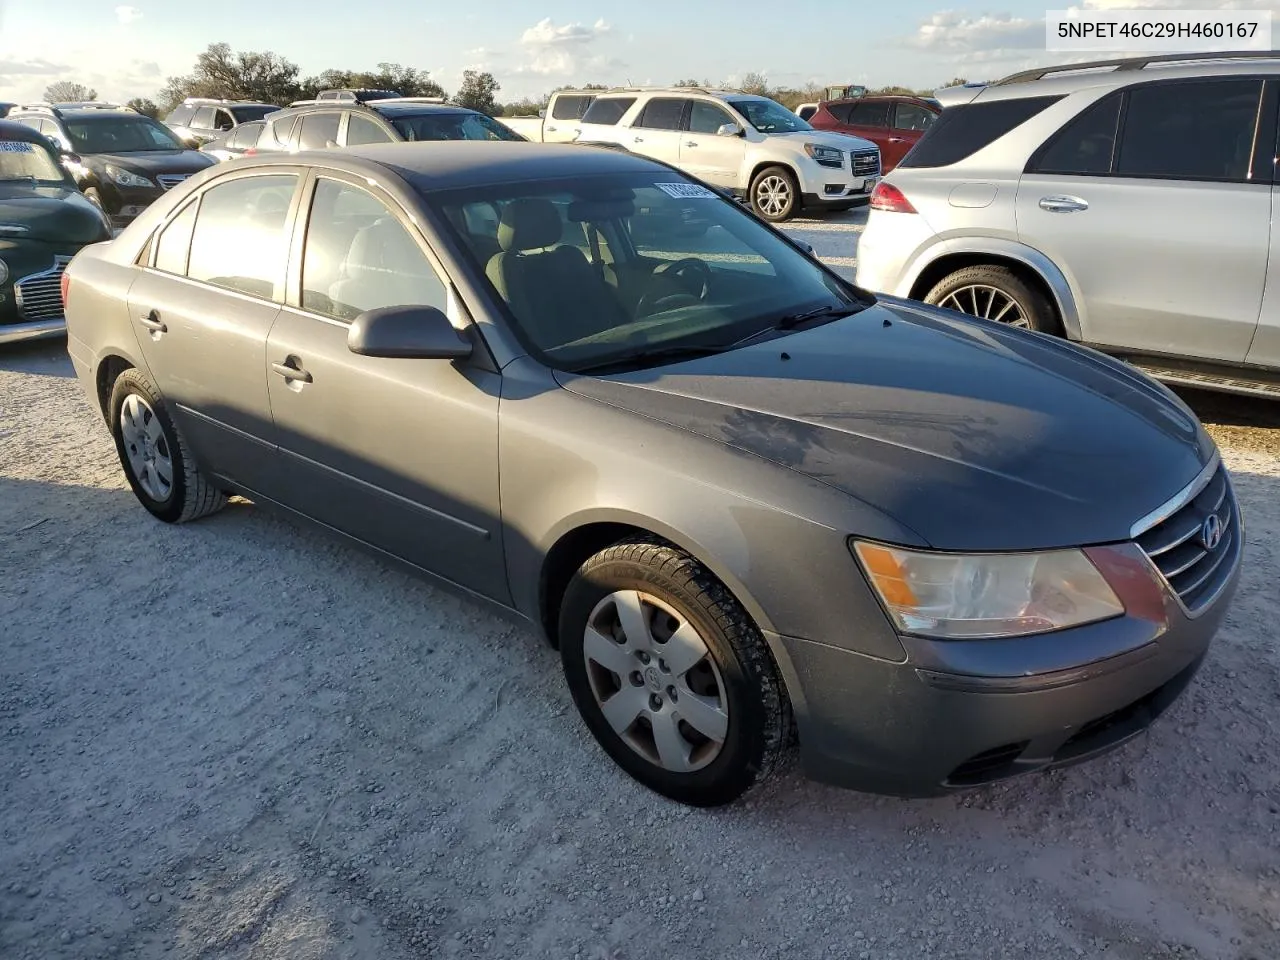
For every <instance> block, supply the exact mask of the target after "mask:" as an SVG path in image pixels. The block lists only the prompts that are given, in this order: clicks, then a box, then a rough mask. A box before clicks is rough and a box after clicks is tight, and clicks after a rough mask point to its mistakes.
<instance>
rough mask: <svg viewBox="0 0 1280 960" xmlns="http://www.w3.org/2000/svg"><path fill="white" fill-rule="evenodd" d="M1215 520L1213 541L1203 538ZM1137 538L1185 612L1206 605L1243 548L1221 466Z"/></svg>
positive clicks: (1218, 589)
mask: <svg viewBox="0 0 1280 960" xmlns="http://www.w3.org/2000/svg"><path fill="white" fill-rule="evenodd" d="M1211 517H1212V518H1216V520H1210V518H1211ZM1215 522H1216V524H1217V530H1218V542H1217V543H1213V542H1212V537H1207V534H1209V533H1210V532H1211V530H1210V525H1211V524H1213V523H1215ZM1137 540H1138V545H1139V546H1140V547H1142V549H1143V550H1144V551H1145V552H1146V554H1147V556H1148V557H1150V558H1151V561H1152V562H1153V563H1154V564H1155V565H1156V567H1157V568H1158V569H1159V570H1160V573H1161V574H1163V575H1164V578H1165V580H1166V581H1167V582H1168V583H1169V586H1170V587H1172V588H1173V591H1174V593H1176V594H1177V595H1178V599H1179V600H1180V601H1181V602H1182V605H1183V607H1184V608H1186V610H1187V612H1188V613H1193V614H1194V613H1197V612H1199V611H1200V610H1202V609H1204V608H1205V607H1206V606H1208V605H1209V604H1210V603H1211V602H1212V601H1213V600H1214V599H1215V598H1216V597H1217V595H1218V593H1219V591H1220V590H1221V589H1222V587H1223V585H1224V584H1226V582H1227V580H1228V579H1229V578H1230V576H1231V572H1232V569H1233V568H1234V567H1235V559H1236V557H1237V556H1238V555H1239V553H1240V546H1241V542H1240V541H1241V533H1240V516H1239V511H1238V510H1237V508H1236V503H1235V497H1234V496H1233V495H1232V491H1231V481H1230V479H1229V478H1228V477H1227V471H1226V468H1225V467H1222V466H1219V467H1218V468H1217V470H1216V471H1214V473H1213V474H1212V475H1211V476H1210V477H1209V480H1208V482H1207V483H1205V485H1204V487H1203V488H1202V489H1201V490H1200V491H1199V492H1198V493H1196V494H1195V495H1194V496H1192V497H1191V499H1190V500H1189V501H1187V502H1186V503H1185V504H1184V505H1183V506H1181V507H1179V508H1178V509H1177V510H1176V511H1174V512H1173V513H1172V514H1170V515H1169V516H1168V517H1165V518H1164V519H1163V520H1160V521H1159V522H1158V523H1156V524H1155V525H1154V526H1152V527H1150V528H1149V529H1147V530H1145V531H1143V532H1142V533H1140V534H1139V535H1138V537H1137ZM1206 540H1207V541H1208V542H1206Z"/></svg>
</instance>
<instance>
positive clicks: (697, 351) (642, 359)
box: [572, 343, 729, 373]
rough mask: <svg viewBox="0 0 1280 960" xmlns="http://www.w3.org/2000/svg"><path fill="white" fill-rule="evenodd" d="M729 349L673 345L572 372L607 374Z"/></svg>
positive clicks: (612, 358)
mask: <svg viewBox="0 0 1280 960" xmlns="http://www.w3.org/2000/svg"><path fill="white" fill-rule="evenodd" d="M727 349H729V347H728V346H726V345H724V344H718V343H713V344H706V343H701V344H698V343H673V344H671V345H670V346H665V347H652V348H650V349H648V350H636V351H635V352H633V353H626V354H623V355H622V356H619V357H610V358H609V359H608V360H601V361H600V362H599V363H591V364H587V366H585V367H574V368H573V370H572V372H573V373H605V372H607V371H609V370H612V369H614V368H626V367H630V366H632V365H634V364H637V363H640V364H643V363H648V362H651V361H654V360H676V359H680V358H687V357H709V356H711V355H712V354H716V353H723V352H724V351H725V350H727Z"/></svg>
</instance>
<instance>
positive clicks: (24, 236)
mask: <svg viewBox="0 0 1280 960" xmlns="http://www.w3.org/2000/svg"><path fill="white" fill-rule="evenodd" d="M108 232H109V231H108V229H107V226H106V224H105V223H103V220H102V214H100V213H99V212H98V209H97V207H95V206H94V205H93V204H92V203H90V202H89V201H88V200H86V199H85V198H84V196H83V195H82V194H81V193H80V191H79V190H77V189H75V188H74V187H72V186H69V185H68V186H65V187H62V186H33V185H32V184H30V183H0V239H4V240H11V241H14V242H20V241H22V240H40V241H43V242H46V243H72V244H75V243H93V242H95V241H97V240H102V239H104V235H105V234H108Z"/></svg>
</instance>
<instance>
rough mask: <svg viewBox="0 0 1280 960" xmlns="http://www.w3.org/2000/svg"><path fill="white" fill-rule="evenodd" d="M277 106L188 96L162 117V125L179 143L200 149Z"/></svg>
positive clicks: (261, 116) (277, 107)
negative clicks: (171, 111)
mask: <svg viewBox="0 0 1280 960" xmlns="http://www.w3.org/2000/svg"><path fill="white" fill-rule="evenodd" d="M279 109H280V107H279V106H278V105H277V104H274V103H259V102H257V101H254V100H208V99H203V98H200V97H188V98H187V99H186V100H184V101H183V102H182V103H180V104H178V106H177V107H175V108H174V110H173V113H171V114H169V115H168V116H167V117H165V118H164V124H165V126H166V127H168V128H169V129H170V130H172V131H173V132H174V133H175V134H176V135H177V137H178V139H179V140H182V141H184V142H186V143H187V144H189V145H191V146H194V147H199V146H201V145H202V144H205V143H208V142H209V141H210V140H213V139H215V138H217V137H222V136H226V134H228V133H230V132H231V131H232V130H234V129H235V128H236V127H238V126H240V124H242V123H252V122H253V121H254V120H261V119H262V118H263V117H265V116H266V115H267V114H268V113H274V112H275V111H276V110H279Z"/></svg>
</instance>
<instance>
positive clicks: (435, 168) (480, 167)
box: [237, 140, 683, 193]
mask: <svg viewBox="0 0 1280 960" xmlns="http://www.w3.org/2000/svg"><path fill="white" fill-rule="evenodd" d="M237 163H238V164H240V168H241V169H244V168H245V166H248V165H252V166H262V167H271V166H289V165H297V164H306V165H308V166H313V167H318V168H327V169H330V170H347V171H349V172H352V173H357V174H360V175H367V174H370V173H376V172H377V169H378V168H382V169H385V170H389V171H391V172H392V173H394V174H396V175H398V176H400V177H401V178H402V179H404V180H406V181H408V182H409V183H411V184H412V185H413V186H414V187H415V188H416V189H418V190H419V191H421V192H424V193H426V192H432V191H437V190H454V189H458V188H465V187H473V186H487V185H491V184H495V183H524V182H529V181H535V180H559V179H573V178H575V177H583V176H593V175H600V174H609V173H640V172H646V171H647V172H666V173H669V174H670V175H671V176H672V177H673V178H678V179H683V177H682V175H681V174H679V173H677V172H675V171H673V170H670V168H668V167H666V166H664V165H663V164H660V163H654V162H653V161H651V160H646V159H645V158H643V157H640V156H637V155H635V154H632V153H623V152H620V151H615V150H607V149H603V148H597V147H585V146H579V145H577V144H549V143H530V142H525V141H506V140H503V141H482V140H469V141H461V140H452V141H434V140H433V141H416V142H412V143H379V144H369V145H367V146H360V147H343V148H338V149H328V150H309V151H303V152H301V153H292V154H289V153H279V154H277V153H271V154H261V155H259V156H257V157H254V158H253V160H251V161H248V162H247V163H246V162H245V161H237Z"/></svg>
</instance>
